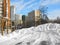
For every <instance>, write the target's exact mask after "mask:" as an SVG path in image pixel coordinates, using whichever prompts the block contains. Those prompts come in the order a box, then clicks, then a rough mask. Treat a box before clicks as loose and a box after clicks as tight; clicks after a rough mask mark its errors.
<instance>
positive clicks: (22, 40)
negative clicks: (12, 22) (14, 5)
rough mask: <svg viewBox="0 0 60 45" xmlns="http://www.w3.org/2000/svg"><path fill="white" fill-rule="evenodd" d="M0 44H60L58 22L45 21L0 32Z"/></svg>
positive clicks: (59, 25)
mask: <svg viewBox="0 0 60 45" xmlns="http://www.w3.org/2000/svg"><path fill="white" fill-rule="evenodd" d="M0 45H60V24H57V23H47V24H43V25H39V26H36V27H30V28H23V29H19V30H16V31H14V32H12V33H10V34H7V35H4V36H2V35H1V34H0Z"/></svg>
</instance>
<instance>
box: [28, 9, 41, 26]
mask: <svg viewBox="0 0 60 45" xmlns="http://www.w3.org/2000/svg"><path fill="white" fill-rule="evenodd" d="M40 19H41V12H40V10H34V11H31V12H30V13H28V22H30V23H31V24H30V25H35V24H36V25H38V24H37V22H38V23H40Z"/></svg>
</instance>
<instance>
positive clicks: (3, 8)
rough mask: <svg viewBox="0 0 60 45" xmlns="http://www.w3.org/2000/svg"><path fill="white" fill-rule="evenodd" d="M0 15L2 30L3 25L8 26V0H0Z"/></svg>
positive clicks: (9, 22) (9, 24)
mask: <svg viewBox="0 0 60 45" xmlns="http://www.w3.org/2000/svg"><path fill="white" fill-rule="evenodd" d="M0 17H1V20H0V21H1V25H2V26H1V28H2V32H3V31H4V28H5V26H7V27H10V26H11V21H10V18H11V16H10V0H0Z"/></svg>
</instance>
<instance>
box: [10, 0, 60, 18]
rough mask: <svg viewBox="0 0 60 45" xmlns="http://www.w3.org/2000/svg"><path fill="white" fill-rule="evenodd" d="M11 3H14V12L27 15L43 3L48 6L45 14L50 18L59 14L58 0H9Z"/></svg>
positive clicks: (59, 4)
mask: <svg viewBox="0 0 60 45" xmlns="http://www.w3.org/2000/svg"><path fill="white" fill-rule="evenodd" d="M11 5H15V8H16V14H23V15H27V14H28V13H29V12H31V11H32V10H36V9H39V7H40V6H41V5H43V6H47V7H48V9H47V11H48V12H47V13H48V14H47V16H48V17H49V18H50V19H55V18H56V17H57V16H60V0H44V1H43V0H11Z"/></svg>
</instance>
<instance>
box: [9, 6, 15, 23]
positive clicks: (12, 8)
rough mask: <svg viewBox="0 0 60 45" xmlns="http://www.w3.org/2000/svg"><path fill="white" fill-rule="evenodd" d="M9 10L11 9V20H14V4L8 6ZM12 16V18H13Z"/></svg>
mask: <svg viewBox="0 0 60 45" xmlns="http://www.w3.org/2000/svg"><path fill="white" fill-rule="evenodd" d="M10 8H11V9H10V10H11V21H13V22H14V21H15V6H14V5H12V6H10ZM13 17H14V18H13Z"/></svg>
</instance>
